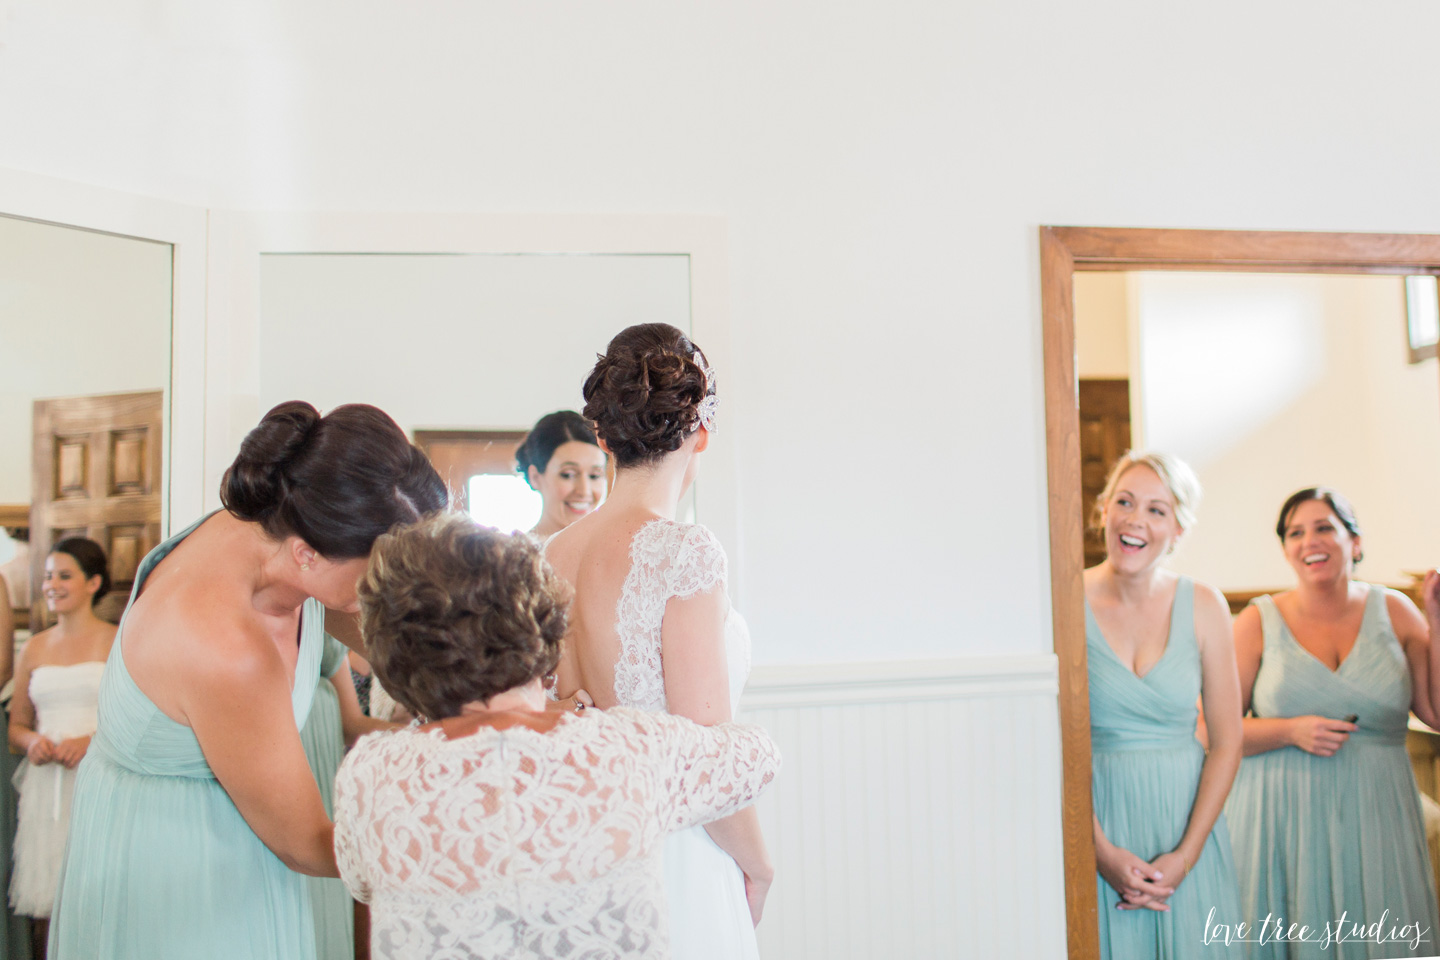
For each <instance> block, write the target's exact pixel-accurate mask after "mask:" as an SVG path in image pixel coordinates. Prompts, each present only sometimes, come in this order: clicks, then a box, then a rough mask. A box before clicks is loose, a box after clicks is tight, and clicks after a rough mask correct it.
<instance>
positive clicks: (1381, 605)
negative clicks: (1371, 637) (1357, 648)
mask: <svg viewBox="0 0 1440 960" xmlns="http://www.w3.org/2000/svg"><path fill="white" fill-rule="evenodd" d="M1369 587H1370V592H1369V593H1368V594H1366V596H1365V616H1364V619H1363V620H1361V622H1360V636H1362V637H1363V636H1365V635H1366V634H1367V633H1370V632H1372V631H1377V632H1382V633H1383V632H1387V631H1388V632H1390V633H1394V632H1395V628H1394V626H1392V625H1391V623H1390V607H1389V606H1388V605H1387V604H1386V603H1385V588H1384V587H1383V586H1381V585H1380V584H1378V583H1372V584H1369ZM1355 642H1356V643H1359V642H1360V641H1359V639H1358V638H1357V639H1356V641H1355Z"/></svg>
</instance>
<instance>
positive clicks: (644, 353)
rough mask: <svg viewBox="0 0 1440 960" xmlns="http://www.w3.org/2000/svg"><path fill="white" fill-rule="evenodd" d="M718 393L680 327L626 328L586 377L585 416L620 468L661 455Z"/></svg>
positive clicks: (698, 351)
mask: <svg viewBox="0 0 1440 960" xmlns="http://www.w3.org/2000/svg"><path fill="white" fill-rule="evenodd" d="M714 392H715V378H714V376H713V375H711V373H710V364H709V361H707V360H706V359H705V353H704V352H703V351H702V350H701V349H700V348H699V347H697V346H695V344H694V343H693V342H692V341H691V340H690V338H689V337H687V336H686V335H685V334H684V332H683V331H681V330H680V329H678V328H677V327H672V326H670V324H668V323H641V324H636V325H635V326H633V327H626V328H625V329H624V330H621V331H620V332H619V333H617V334H616V335H615V338H614V339H613V340H611V341H610V344H609V346H607V347H606V348H605V355H604V356H602V357H600V358H599V360H598V361H597V362H596V364H595V367H594V369H593V370H591V371H590V376H588V377H587V378H586V379H585V386H584V389H583V394H584V397H585V418H586V419H587V420H589V421H591V422H592V423H594V424H595V432H596V433H597V434H598V435H599V436H600V439H602V440H604V441H605V445H606V446H608V447H609V448H610V452H611V453H612V454H614V456H615V465H616V466H617V467H633V466H636V465H637V464H642V463H647V462H650V461H653V460H658V459H660V458H661V457H663V456H664V455H665V454H667V453H673V452H674V451H676V450H679V449H680V445H681V444H683V443H684V442H685V440H686V438H687V437H689V436H690V434H692V433H694V432H695V430H696V428H697V427H699V426H700V403H701V401H703V400H704V399H705V398H706V397H707V396H708V395H710V394H712V393H714Z"/></svg>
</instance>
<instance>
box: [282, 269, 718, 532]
mask: <svg viewBox="0 0 1440 960" xmlns="http://www.w3.org/2000/svg"><path fill="white" fill-rule="evenodd" d="M649 322H661V323H668V324H671V325H673V326H676V327H679V328H681V329H682V330H686V331H687V332H690V331H691V322H690V264H689V258H688V257H686V256H683V255H678V254H672V255H627V254H569V255H523V254H520V255H498V254H463V255H436V254H418V255H384V254H371V255H343V254H331V255H294V254H264V255H262V256H261V258H260V338H259V344H260V384H259V386H260V406H261V407H262V408H265V409H268V408H269V407H270V406H272V405H274V404H275V403H279V402H281V401H283V400H287V399H293V398H302V399H305V400H309V401H310V402H312V403H314V404H316V405H317V406H319V407H320V408H321V409H329V408H331V407H334V406H336V405H338V404H341V403H347V402H355V401H363V402H366V403H371V404H374V405H375V406H378V407H380V408H381V409H383V410H385V411H386V412H387V413H389V414H390V415H391V416H393V417H394V418H395V419H396V421H397V422H399V424H400V425H401V426H402V427H403V428H404V429H405V430H406V431H407V432H409V433H411V434H412V435H413V436H415V437H416V439H417V442H419V443H420V444H421V445H422V446H425V447H427V450H428V452H429V453H430V454H431V457H432V459H433V460H435V461H436V464H437V467H440V468H441V469H442V470H443V471H444V472H445V473H446V474H447V481H448V482H449V484H450V486H451V490H452V493H453V495H454V496H455V497H456V499H457V502H459V503H460V504H461V505H463V506H464V507H465V508H466V509H467V510H469V511H470V512H471V513H472V515H474V516H475V518H476V519H477V520H479V521H481V522H484V523H490V524H492V525H495V526H499V527H502V528H506V529H509V528H519V529H529V528H530V527H531V526H533V525H534V524H535V522H536V521H538V520H539V516H540V502H539V495H538V494H536V493H535V492H534V491H533V490H531V489H530V488H529V486H528V485H527V484H526V483H525V482H524V481H523V480H522V479H521V478H520V477H519V475H518V474H516V473H515V472H514V470H513V462H514V461H513V457H514V449H515V446H516V444H517V443H518V441H519V438H520V437H522V436H523V435H524V433H525V431H526V430H527V429H528V428H529V427H530V426H531V425H532V424H533V423H534V422H535V421H536V420H537V419H538V418H539V417H541V416H542V415H544V414H547V413H551V412H553V411H556V410H563V409H568V410H577V411H578V410H580V409H581V408H582V406H583V401H582V399H581V395H580V387H581V384H582V382H583V381H584V378H585V376H586V374H588V373H589V371H590V368H591V367H592V366H593V365H594V363H595V356H596V354H597V353H599V352H602V351H603V350H604V348H605V344H606V343H607V342H608V341H609V339H610V337H612V336H613V335H614V334H615V333H617V332H618V331H619V330H621V329H623V328H624V327H626V326H628V325H630V324H633V323H649ZM442 461H443V462H442ZM689 509H690V511H691V514H692V516H693V510H694V505H693V501H692V502H691V503H690V505H689Z"/></svg>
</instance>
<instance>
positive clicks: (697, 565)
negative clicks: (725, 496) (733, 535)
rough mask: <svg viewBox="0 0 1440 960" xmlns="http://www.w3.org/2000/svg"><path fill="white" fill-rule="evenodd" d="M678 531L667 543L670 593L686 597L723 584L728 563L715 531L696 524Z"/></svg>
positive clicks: (727, 572)
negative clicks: (670, 541)
mask: <svg viewBox="0 0 1440 960" xmlns="http://www.w3.org/2000/svg"><path fill="white" fill-rule="evenodd" d="M680 530H682V531H683V532H682V533H681V535H680V536H679V537H677V538H676V539H675V541H674V542H672V543H671V544H670V545H669V546H670V549H671V551H672V552H671V554H670V569H669V573H670V583H669V585H668V586H669V589H668V591H667V592H668V593H669V594H670V596H672V597H681V598H684V597H689V596H693V595H694V594H697V593H705V592H706V591H708V590H712V589H714V588H715V587H716V585H719V584H724V583H725V580H726V577H727V576H728V574H729V570H728V566H729V564H728V561H727V560H726V559H725V548H724V547H722V546H720V541H719V540H718V539H717V538H716V537H715V534H713V533H711V532H710V530H709V529H708V528H707V527H702V526H700V525H698V524H696V525H694V526H686V527H682V528H680Z"/></svg>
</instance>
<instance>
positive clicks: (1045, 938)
mask: <svg viewBox="0 0 1440 960" xmlns="http://www.w3.org/2000/svg"><path fill="white" fill-rule="evenodd" d="M1056 676H1057V674H1056V659H1055V657H1054V656H1053V655H1035V656H1012V657H970V658H953V659H944V660H910V661H886V662H876V663H853V664H811V665H797V666H760V667H756V668H755V670H754V672H753V674H752V675H751V678H750V683H749V685H748V686H747V688H746V691H745V696H744V699H743V700H742V702H741V717H740V719H742V720H746V721H748V722H751V723H758V724H760V725H762V726H764V727H765V728H766V729H767V730H769V731H770V733H771V734H772V735H773V736H774V737H775V740H776V741H777V742H778V743H779V745H780V749H781V751H782V752H783V755H784V766H783V768H782V771H781V774H780V777H779V778H778V780H777V781H776V783H775V784H774V785H773V786H772V787H771V789H770V791H769V793H767V794H766V796H765V797H764V798H763V799H762V800H761V801H760V817H761V821H762V823H763V824H764V828H765V836H766V839H767V841H768V842H769V844H770V849H771V854H772V856H773V858H774V860H775V872H776V880H775V886H774V887H773V888H772V890H771V893H770V898H769V901H768V903H767V905H766V909H765V919H764V921H763V922H762V923H761V925H760V955H761V957H762V958H764V960H802V958H811V957H814V958H824V960H850V958H853V960H884V958H891V957H893V958H897V960H900V958H927V960H928V958H933V957H965V958H972V957H973V958H988V957H1026V958H1050V957H1054V958H1062V957H1063V956H1064V955H1065V904H1064V880H1063V874H1062V869H1061V865H1062V858H1061V836H1060V734H1059V720H1058V712H1057V701H1056V698H1057V691H1058V687H1057V679H1056Z"/></svg>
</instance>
